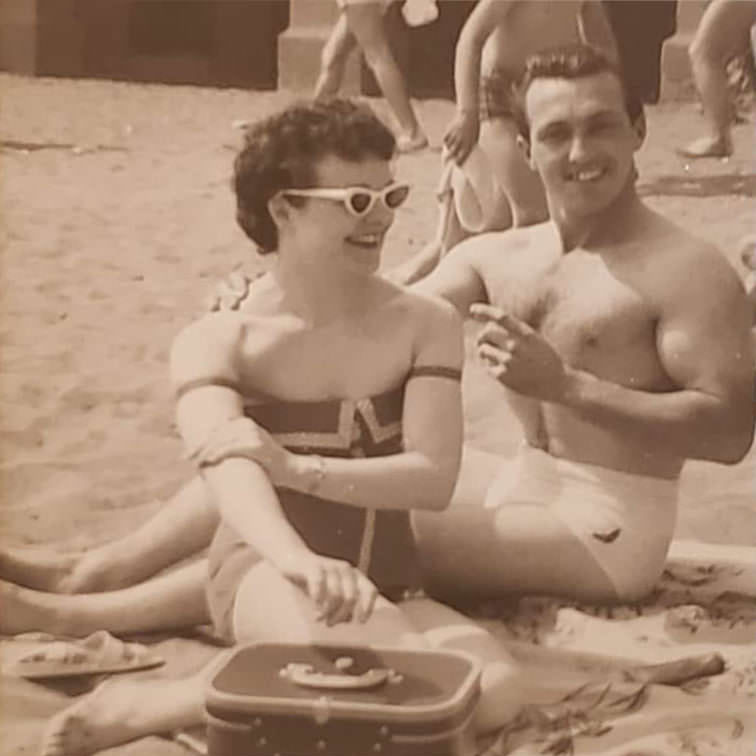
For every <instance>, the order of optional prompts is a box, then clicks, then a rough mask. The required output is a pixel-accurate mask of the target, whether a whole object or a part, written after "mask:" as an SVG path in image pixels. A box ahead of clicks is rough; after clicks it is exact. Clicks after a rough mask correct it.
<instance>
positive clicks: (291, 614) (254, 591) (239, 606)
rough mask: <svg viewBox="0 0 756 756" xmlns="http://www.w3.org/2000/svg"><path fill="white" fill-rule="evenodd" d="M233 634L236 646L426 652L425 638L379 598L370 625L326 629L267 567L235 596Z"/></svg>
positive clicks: (297, 592)
mask: <svg viewBox="0 0 756 756" xmlns="http://www.w3.org/2000/svg"><path fill="white" fill-rule="evenodd" d="M233 630H234V638H235V640H236V641H237V642H239V643H242V642H252V641H257V642H277V643H343V644H347V645H348V644H352V645H354V644H355V643H356V644H367V645H369V644H376V645H384V646H385V645H391V646H397V645H401V646H409V647H418V646H420V647H422V646H425V645H426V643H425V641H424V640H423V637H422V634H420V633H418V632H416V630H415V628H414V627H413V625H412V624H411V623H410V622H409V621H408V620H407V619H406V618H405V617H404V615H403V614H402V612H401V611H400V610H399V609H398V608H397V606H396V605H395V604H392V603H391V602H390V601H387V600H386V599H385V598H383V597H382V596H379V597H378V600H377V602H376V605H375V609H374V611H373V613H372V615H371V617H370V618H369V619H368V621H367V622H364V623H362V622H357V621H353V622H341V623H339V624H336V625H332V626H330V627H329V626H327V625H326V624H325V623H324V622H322V621H320V620H318V619H317V612H316V608H315V604H314V603H313V602H312V601H311V600H310V599H309V598H308V597H307V596H306V594H305V593H304V591H302V590H301V589H299V588H297V587H296V586H294V585H293V584H292V583H291V582H290V581H289V580H287V579H286V578H285V577H284V576H283V575H282V574H281V573H280V572H279V571H278V570H276V569H275V568H274V567H273V566H272V565H270V564H269V563H267V562H259V563H258V564H256V565H255V566H254V567H252V569H250V570H249V572H248V573H247V574H246V575H245V577H244V579H243V580H242V582H241V584H240V585H239V589H238V591H237V593H236V601H235V603H234V609H233Z"/></svg>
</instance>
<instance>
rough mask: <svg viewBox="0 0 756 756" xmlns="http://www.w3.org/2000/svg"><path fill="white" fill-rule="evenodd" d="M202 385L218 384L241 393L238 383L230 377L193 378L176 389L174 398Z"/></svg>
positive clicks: (178, 397) (179, 397)
mask: <svg viewBox="0 0 756 756" xmlns="http://www.w3.org/2000/svg"><path fill="white" fill-rule="evenodd" d="M203 386H220V387H221V388H228V389H232V390H233V391H237V392H239V393H241V392H240V391H239V384H238V383H237V382H236V381H232V380H231V379H230V378H195V379H194V380H192V381H187V382H186V383H184V384H182V385H181V386H179V387H178V388H177V389H176V399H181V397H182V396H184V394H188V393H189V392H190V391H192V390H193V389H196V388H202V387H203Z"/></svg>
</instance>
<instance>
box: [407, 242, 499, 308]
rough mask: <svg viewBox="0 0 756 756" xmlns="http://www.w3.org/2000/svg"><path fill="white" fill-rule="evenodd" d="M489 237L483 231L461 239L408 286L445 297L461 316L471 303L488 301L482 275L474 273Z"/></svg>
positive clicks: (429, 294) (428, 293)
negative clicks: (481, 233)
mask: <svg viewBox="0 0 756 756" xmlns="http://www.w3.org/2000/svg"><path fill="white" fill-rule="evenodd" d="M491 236H492V235H487V234H483V235H481V236H474V237H472V238H470V239H467V240H465V241H463V242H461V243H460V244H458V245H457V246H456V247H454V249H453V250H451V252H449V254H448V255H447V256H446V257H444V258H443V260H441V262H440V263H439V264H438V266H437V267H436V269H435V270H434V271H433V272H432V273H430V274H429V275H427V276H426V277H425V278H422V279H420V280H419V281H418V282H417V283H414V284H412V287H411V288H412V289H413V290H414V291H419V292H421V293H423V294H427V295H428V296H432V297H440V298H441V299H445V300H446V301H447V302H450V303H451V304H452V305H454V307H456V309H457V312H458V313H459V314H460V315H461V316H462V317H463V318H465V317H467V315H468V311H469V309H470V306H471V305H473V304H475V303H476V302H487V301H488V293H487V291H486V286H485V283H484V281H483V277H482V276H481V275H480V273H479V272H478V258H479V257H480V256H481V255H482V254H484V252H485V250H486V249H487V247H488V245H489V244H490V243H491V242H490V241H489V239H490V237H491Z"/></svg>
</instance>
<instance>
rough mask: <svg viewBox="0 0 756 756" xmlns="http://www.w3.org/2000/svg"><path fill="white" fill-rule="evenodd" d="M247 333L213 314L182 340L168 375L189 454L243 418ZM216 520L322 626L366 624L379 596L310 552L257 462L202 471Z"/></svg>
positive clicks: (230, 462)
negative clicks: (298, 594) (303, 601)
mask: <svg viewBox="0 0 756 756" xmlns="http://www.w3.org/2000/svg"><path fill="white" fill-rule="evenodd" d="M244 336H245V327H244V325H243V321H242V320H241V319H240V318H239V316H238V315H236V314H235V313H216V314H212V315H208V316H206V317H205V318H203V319H202V320H201V321H198V322H197V323H195V324H194V325H192V326H189V328H187V329H186V330H185V331H183V332H182V333H181V334H179V336H178V338H177V339H176V340H175V342H174V344H173V349H172V351H171V374H172V378H173V383H174V386H175V387H176V390H177V392H178V394H179V399H178V405H177V422H178V426H179V430H180V432H181V435H182V436H183V438H184V440H185V441H186V443H187V445H188V446H189V447H193V446H197V445H199V444H202V443H203V441H204V439H205V438H206V437H207V436H208V435H209V434H211V433H212V431H213V429H214V428H216V427H218V426H219V425H223V424H225V423H228V422H230V421H234V420H236V419H239V418H241V417H242V416H243V408H242V400H241V397H240V395H239V394H238V393H237V391H236V390H235V389H234V388H233V387H234V386H236V385H238V384H239V379H240V373H239V368H238V356H239V354H240V347H241V345H242V343H243V342H244ZM202 476H203V478H204V479H205V481H206V482H207V484H208V485H209V486H210V489H211V491H212V493H213V495H214V496H215V499H216V501H217V503H218V508H219V510H220V513H221V516H222V517H223V519H224V521H225V522H227V523H228V524H229V525H230V526H231V527H232V528H233V529H234V530H235V531H236V532H237V533H238V534H239V536H240V537H241V538H242V539H243V540H245V541H246V542H247V543H249V544H251V545H252V546H253V547H254V548H255V549H256V550H257V551H258V552H259V553H260V554H261V555H262V556H263V557H264V558H265V559H266V560H268V561H269V562H270V563H271V564H273V566H274V567H276V568H277V569H278V570H279V571H280V572H281V573H282V574H283V575H284V576H286V577H287V578H289V579H290V580H291V581H292V582H293V583H295V584H296V585H299V586H300V587H301V588H302V589H303V590H304V591H305V592H306V593H307V595H308V596H309V597H310V598H311V599H312V600H313V601H314V602H315V603H316V605H317V606H318V608H319V617H320V618H321V619H322V620H323V621H324V622H326V623H327V624H330V625H332V624H335V623H337V622H347V621H349V620H351V619H352V618H353V617H356V618H357V619H358V620H359V621H362V622H364V621H365V620H367V618H368V617H369V616H370V614H371V612H372V609H373V605H374V603H375V599H376V597H377V590H376V588H375V586H374V585H373V584H372V582H371V581H370V580H369V579H368V578H367V577H365V576H364V575H362V574H361V573H360V572H359V571H358V570H357V569H356V568H355V567H353V566H352V565H351V564H349V563H348V562H346V561H343V560H340V559H331V558H330V557H326V556H322V555H320V554H316V553H314V552H313V551H312V550H311V549H310V548H309V547H308V545H307V544H306V543H305V542H304V540H303V539H302V538H301V536H300V535H299V533H297V531H296V530H295V529H294V528H293V527H292V525H291V524H290V523H289V521H288V520H287V519H286V515H285V514H284V512H283V510H282V508H281V505H280V503H279V501H278V497H277V496H276V492H275V490H274V488H273V486H272V484H271V482H270V479H269V477H268V474H267V473H266V471H265V470H264V469H263V468H262V467H261V466H260V465H259V464H258V463H257V462H255V461H254V460H251V459H245V458H240V457H235V458H229V459H225V460H223V461H221V462H219V463H218V464H214V465H207V466H205V467H203V468H202Z"/></svg>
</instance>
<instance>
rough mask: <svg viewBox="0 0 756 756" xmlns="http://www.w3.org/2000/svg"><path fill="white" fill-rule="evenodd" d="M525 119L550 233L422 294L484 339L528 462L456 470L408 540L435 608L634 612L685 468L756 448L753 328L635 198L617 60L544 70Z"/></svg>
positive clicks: (708, 260) (458, 269) (486, 252)
mask: <svg viewBox="0 0 756 756" xmlns="http://www.w3.org/2000/svg"><path fill="white" fill-rule="evenodd" d="M520 105H521V112H520V113H519V129H520V138H519V141H520V145H521V147H522V148H523V150H524V152H525V154H526V157H527V159H528V162H529V163H530V166H531V168H532V169H533V170H535V171H537V172H538V173H539V174H540V176H541V178H542V180H543V184H544V187H545V190H546V195H547V200H548V206H549V213H550V217H551V219H550V220H549V221H548V222H546V223H543V224H540V225H536V226H531V227H527V228H519V229H514V230H510V231H505V232H502V233H493V234H486V235H482V236H478V237H475V238H472V239H470V240H468V241H466V242H464V243H462V244H460V245H459V246H458V247H457V248H456V249H455V250H453V251H452V252H451V253H450V254H449V255H448V256H447V257H446V258H444V260H443V261H442V262H441V264H440V265H439V266H438V268H437V269H436V270H435V271H434V272H433V273H432V274H431V275H430V276H429V277H428V278H426V279H424V280H423V281H422V282H421V283H420V284H419V286H420V288H421V289H423V290H424V291H426V292H428V293H432V294H435V295H437V296H441V297H444V298H445V299H447V300H449V301H451V302H453V303H454V304H455V305H456V306H457V308H458V309H459V310H460V311H461V312H470V314H471V315H472V316H473V317H475V318H477V319H478V320H480V321H482V322H483V327H482V330H481V332H480V334H479V336H478V342H477V350H478V354H479V356H480V358H481V359H482V360H483V361H484V363H485V364H486V366H487V368H488V371H489V372H490V373H491V375H492V376H493V377H494V378H496V379H497V380H498V381H499V382H500V383H501V385H502V387H503V392H504V393H506V394H507V395H508V398H509V399H510V401H511V404H512V407H513V410H514V411H515V413H516V414H517V416H518V417H519V419H520V421H521V423H522V427H523V431H524V437H525V444H524V445H523V448H522V451H521V453H520V455H519V456H518V458H517V459H516V460H514V461H513V462H512V463H511V464H509V463H507V464H505V463H503V462H502V460H501V459H500V458H497V457H495V456H494V455H490V454H484V453H481V452H476V451H469V452H468V453H467V454H466V457H465V460H464V461H463V465H462V473H461V476H460V480H459V482H458V485H457V489H456V492H455V499H454V502H453V504H452V507H451V511H449V510H447V512H446V513H445V514H444V516H443V517H441V518H438V517H437V518H422V519H420V520H419V521H418V526H419V532H420V535H421V543H422V547H423V552H424V553H425V555H426V557H427V559H428V563H429V567H430V574H431V575H433V576H435V577H436V579H437V582H438V585H439V587H441V588H443V589H446V590H451V589H453V588H463V589H464V590H466V591H469V590H475V589H479V590H480V591H481V592H482V593H486V594H491V595H501V594H502V593H504V592H506V591H530V592H547V593H561V594H565V593H567V594H568V595H569V594H570V593H572V594H573V595H574V593H576V592H577V593H578V594H583V595H584V596H586V597H588V598H596V597H597V596H602V595H603V596H606V597H610V596H614V597H615V598H619V599H624V600H629V599H634V598H638V597H640V596H642V595H643V594H644V593H646V592H648V591H649V590H650V589H651V588H652V587H653V585H654V583H655V581H656V580H657V579H658V577H659V575H660V573H661V571H662V569H663V565H664V562H665V559H666V554H667V549H668V546H669V542H670V539H671V538H672V534H673V531H674V526H675V519H676V517H675V516H676V506H677V481H678V478H679V475H680V472H681V469H682V467H683V464H684V463H685V461H686V460H688V459H701V460H709V461H714V462H720V463H725V464H728V463H735V462H737V461H738V460H740V459H741V458H742V457H743V456H744V455H745V453H746V452H747V450H748V448H749V447H750V444H751V442H752V439H753V425H754V418H753V410H754V405H753V397H752V392H753V387H752V382H753V367H752V366H753V360H752V357H751V356H750V352H751V345H750V343H749V328H750V310H749V306H748V302H747V300H746V296H745V292H744V290H743V286H742V285H741V282H740V281H739V279H738V277H737V275H736V273H735V272H734V270H732V269H731V267H730V265H729V264H728V262H727V261H726V259H725V258H724V257H723V256H722V255H721V254H720V253H719V252H718V251H717V250H716V249H714V248H712V246H711V245H709V244H707V243H705V242H703V241H702V240H700V239H696V238H694V237H692V236H691V235H689V234H688V233H687V232H685V231H684V230H682V229H681V228H679V227H677V226H675V225H674V224H673V223H671V222H670V221H668V220H666V219H665V218H663V217H661V216H660V215H658V214H657V213H655V212H653V211H652V210H651V209H649V208H648V207H646V206H645V205H644V204H643V202H642V201H641V200H640V198H639V197H638V195H637V194H636V190H635V178H636V172H635V167H634V154H635V152H636V151H637V150H638V148H639V147H640V146H641V144H642V141H643V138H644V136H645V123H644V120H643V115H642V109H641V107H640V105H639V104H636V103H633V102H632V101H631V99H630V97H629V96H628V93H627V91H626V90H625V88H624V86H623V83H622V79H621V76H620V74H619V72H618V71H617V69H616V68H615V67H614V65H613V64H612V63H611V62H610V61H608V60H607V59H606V58H605V57H604V56H603V55H602V54H601V53H599V52H597V51H595V50H593V49H592V48H589V47H586V46H582V45H576V46H570V47H566V48H559V49H555V50H551V51H548V52H545V53H542V54H538V55H536V56H534V57H532V58H531V59H530V61H529V63H528V69H527V73H526V75H525V78H524V80H523V83H522V86H521V103H520ZM484 499H485V501H486V503H487V507H488V509H483V508H481V506H480V503H479V502H480V501H481V500H484ZM486 532H487V533H488V535H487V536H486V537H483V534H484V533H486ZM569 589H571V590H569Z"/></svg>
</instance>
